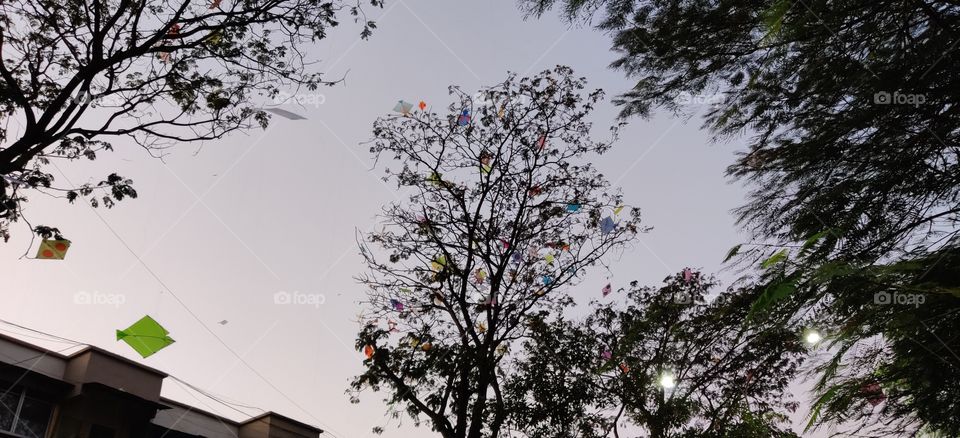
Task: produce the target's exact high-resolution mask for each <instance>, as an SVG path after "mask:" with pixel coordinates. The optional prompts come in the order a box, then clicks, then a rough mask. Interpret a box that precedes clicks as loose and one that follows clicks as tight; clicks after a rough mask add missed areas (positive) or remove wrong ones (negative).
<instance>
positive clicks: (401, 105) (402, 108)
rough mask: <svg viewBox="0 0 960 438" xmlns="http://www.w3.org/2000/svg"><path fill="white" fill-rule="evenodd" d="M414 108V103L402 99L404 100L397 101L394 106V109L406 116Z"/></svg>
mask: <svg viewBox="0 0 960 438" xmlns="http://www.w3.org/2000/svg"><path fill="white" fill-rule="evenodd" d="M412 109H413V104H412V103H410V102H404V101H402V100H401V101H398V102H397V105H396V106H394V107H393V110H394V111H395V112H398V113H400V114H403V115H405V116H406V115H408V114H410V110H412Z"/></svg>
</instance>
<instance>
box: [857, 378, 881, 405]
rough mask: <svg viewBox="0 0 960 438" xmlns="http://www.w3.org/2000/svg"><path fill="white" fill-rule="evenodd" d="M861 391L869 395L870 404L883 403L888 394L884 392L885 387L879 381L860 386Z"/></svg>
mask: <svg viewBox="0 0 960 438" xmlns="http://www.w3.org/2000/svg"><path fill="white" fill-rule="evenodd" d="M860 393H861V394H863V395H864V396H866V397H867V402H868V403H870V406H876V405H879V404H880V403H883V401H884V400H886V399H887V396H886V395H884V394H883V388H881V387H880V384H879V383H869V384H866V385H863V386H862V387H861V388H860Z"/></svg>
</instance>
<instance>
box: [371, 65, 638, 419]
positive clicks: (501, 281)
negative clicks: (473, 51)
mask: <svg viewBox="0 0 960 438" xmlns="http://www.w3.org/2000/svg"><path fill="white" fill-rule="evenodd" d="M584 86H585V81H584V80H583V79H582V78H576V77H574V76H573V74H572V71H571V70H570V69H569V68H567V67H557V68H556V69H554V70H552V71H545V72H543V73H541V74H539V75H537V76H534V77H530V78H522V79H517V78H516V77H515V76H510V77H509V78H508V79H507V80H506V81H505V82H503V83H501V84H499V85H497V86H494V87H491V88H489V89H485V90H483V91H482V92H481V93H479V94H478V95H472V94H468V93H464V92H462V91H460V90H459V89H458V88H455V87H451V89H450V92H451V95H452V96H454V98H455V102H454V103H453V104H451V105H450V106H449V108H448V110H449V113H448V114H449V115H447V114H438V113H434V112H432V111H414V112H412V113H409V114H405V115H397V116H393V117H386V118H381V119H379V120H378V121H377V122H376V123H375V125H374V133H375V135H376V140H375V142H374V144H373V146H372V148H371V152H372V153H374V154H375V156H377V157H378V159H383V160H390V165H397V166H400V167H399V169H391V168H389V167H388V168H387V169H386V173H387V175H386V177H385V179H386V180H388V181H394V182H395V183H396V184H397V185H398V187H399V188H400V189H401V191H402V193H405V196H406V197H407V199H406V200H405V201H404V202H402V203H394V204H390V205H388V206H386V207H385V208H384V211H383V215H382V219H383V223H384V229H383V230H382V231H380V232H373V233H370V234H368V235H367V236H366V238H367V241H368V242H369V243H370V244H371V245H368V244H363V245H361V249H362V254H363V256H364V258H365V260H366V263H367V265H368V273H367V274H365V275H363V276H361V277H360V278H359V281H360V282H361V283H362V284H364V285H365V286H366V287H367V288H368V293H367V301H366V303H365V310H366V311H367V312H368V313H367V315H366V317H367V318H370V319H369V320H366V321H364V326H363V328H362V330H361V332H360V334H359V336H358V339H357V344H356V346H357V348H358V349H360V350H362V351H366V352H367V353H368V355H369V356H370V357H369V358H368V359H367V360H366V361H365V362H364V364H365V365H366V367H367V368H366V372H364V373H363V374H362V375H360V376H358V377H357V378H356V379H355V380H354V382H353V384H352V388H353V390H354V391H355V392H359V391H361V390H362V389H364V388H368V387H369V388H373V389H375V390H384V391H387V392H388V394H389V396H388V397H387V402H388V403H389V404H390V405H392V406H401V407H403V408H405V409H406V411H407V412H408V413H409V414H410V416H411V417H412V418H413V419H414V421H416V422H419V421H420V420H421V419H422V418H424V417H426V418H427V419H428V420H429V422H430V424H431V426H432V427H433V429H434V430H435V431H437V432H439V433H440V434H441V435H442V436H444V437H445V438H453V437H458V438H466V437H469V438H479V437H491V438H494V437H497V436H499V434H500V432H501V428H502V426H503V424H504V422H505V421H506V419H507V403H508V401H507V399H506V398H505V395H504V391H503V387H502V382H503V381H504V379H505V378H506V376H505V368H506V366H505V364H507V363H509V362H510V361H512V360H514V358H515V357H517V353H516V352H515V351H514V349H515V347H516V346H517V343H518V342H519V340H520V339H523V338H524V337H525V336H527V333H528V332H529V330H530V327H531V324H534V323H535V322H536V321H537V320H540V319H542V318H544V316H545V315H551V314H558V313H560V312H562V309H563V308H565V307H566V306H569V305H570V304H571V303H572V300H571V299H570V297H569V295H568V294H567V292H566V289H567V288H568V287H570V286H572V285H575V284H577V283H578V282H579V279H580V278H581V277H582V274H583V272H584V270H585V269H587V268H589V267H590V266H593V265H595V264H596V263H599V262H600V261H601V260H602V258H603V257H604V256H605V255H606V254H608V253H610V252H611V251H614V250H617V249H619V248H622V247H624V246H625V245H626V244H628V243H629V242H630V241H631V240H632V239H633V238H634V236H635V235H636V234H637V233H639V232H643V231H645V230H644V229H643V228H641V226H640V215H639V211H638V210H636V209H632V208H630V209H628V211H629V213H627V212H623V213H622V214H621V215H616V214H615V213H614V211H616V212H620V210H619V209H617V207H618V206H620V202H621V197H620V195H619V194H618V193H615V192H613V191H612V190H611V189H610V187H609V183H608V182H607V181H606V180H605V179H604V178H603V176H602V175H600V174H599V173H598V172H597V171H596V170H595V169H594V168H593V166H592V165H591V164H589V162H588V161H587V159H588V158H589V157H590V156H592V155H596V154H601V153H603V152H605V151H606V150H607V149H608V148H609V147H610V142H597V141H593V140H591V139H590V130H591V124H590V123H589V122H588V121H587V120H586V116H587V115H588V114H589V112H590V111H591V109H592V108H593V106H594V105H595V104H596V102H598V101H599V100H600V99H601V97H602V93H601V92H600V91H593V92H589V93H585V92H584V91H583V89H584ZM614 218H616V219H614ZM611 221H616V222H613V223H612V224H613V225H614V226H613V227H612V228H610V227H609V225H611ZM604 223H606V224H607V225H606V227H605V226H604V225H603V224H604Z"/></svg>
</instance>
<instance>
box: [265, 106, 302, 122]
mask: <svg viewBox="0 0 960 438" xmlns="http://www.w3.org/2000/svg"><path fill="white" fill-rule="evenodd" d="M263 110H264V111H269V112H271V113H274V114H276V115H278V116H280V117H283V118H286V119H290V120H307V118H306V117H304V116H301V115H300V114H297V113H292V112H290V111H287V110H284V109H280V108H264V109H263Z"/></svg>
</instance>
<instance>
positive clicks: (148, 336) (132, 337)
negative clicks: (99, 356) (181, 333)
mask: <svg viewBox="0 0 960 438" xmlns="http://www.w3.org/2000/svg"><path fill="white" fill-rule="evenodd" d="M168 334H170V332H168V331H167V330H166V329H165V328H163V326H161V325H160V324H159V323H158V322H157V321H154V319H153V318H151V317H150V315H147V316H144V317H143V318H141V319H140V320H139V321H137V322H135V323H133V325H131V326H130V327H127V328H126V329H124V330H117V340H118V341H121V340H122V341H123V342H126V343H127V345H129V346H130V347H132V348H133V349H134V350H135V351H136V352H137V353H140V355H141V356H143V358H144V359H146V358H148V357H150V356H151V355H153V354H154V353H156V352H158V351H160V350H163V349H164V348H167V346H169V345H170V344H172V343H174V342H176V341H174V340H173V338H171V337H170V336H167V335H168Z"/></svg>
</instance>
